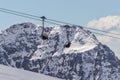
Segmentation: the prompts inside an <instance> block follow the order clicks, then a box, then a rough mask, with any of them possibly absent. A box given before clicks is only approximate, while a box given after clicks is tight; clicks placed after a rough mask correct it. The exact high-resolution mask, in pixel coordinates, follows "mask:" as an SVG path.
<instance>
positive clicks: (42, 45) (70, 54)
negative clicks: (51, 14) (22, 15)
mask: <svg viewBox="0 0 120 80" xmlns="http://www.w3.org/2000/svg"><path fill="white" fill-rule="evenodd" d="M42 31H43V27H41V26H36V25H35V24H32V23H21V24H15V25H13V26H11V27H10V28H8V29H6V30H5V31H2V34H0V64H4V65H7V66H12V67H16V68H21V69H25V70H29V71H33V72H38V73H43V74H47V75H50V76H54V77H58V78H62V79H66V80H93V79H94V80H119V79H120V77H119V76H120V62H119V61H120V60H119V59H118V58H117V57H115V55H114V52H112V50H110V49H109V47H107V46H106V45H103V44H101V43H100V42H99V41H98V40H97V39H96V37H95V36H94V35H93V34H92V33H91V32H90V31H88V30H85V29H84V28H82V27H79V26H66V25H65V26H54V27H45V30H44V33H46V34H47V35H48V39H46V40H43V39H42V38H41V33H42ZM68 41H70V42H71V45H70V47H65V44H66V42H68Z"/></svg>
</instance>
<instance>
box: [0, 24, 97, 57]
mask: <svg viewBox="0 0 120 80" xmlns="http://www.w3.org/2000/svg"><path fill="white" fill-rule="evenodd" d="M42 30H43V28H42V27H41V26H36V25H34V24H32V23H21V24H16V25H12V26H11V27H10V28H8V29H6V30H5V31H3V33H2V34H1V35H0V44H1V45H2V44H4V45H9V44H11V43H15V44H14V45H13V46H15V45H16V46H19V45H20V44H22V43H23V44H26V46H28V47H30V48H32V46H34V45H36V46H37V49H36V50H35V51H34V54H33V52H32V53H31V54H33V56H32V58H31V59H35V58H39V59H41V58H44V57H46V55H47V53H50V55H48V56H59V55H61V54H70V53H72V52H73V51H77V52H84V51H88V50H90V49H93V48H94V47H95V46H96V45H97V44H98V43H99V42H98V41H97V39H96V38H95V36H94V35H93V34H92V33H90V32H89V31H87V30H84V29H83V28H82V27H76V26H69V28H68V29H67V28H66V27H65V26H55V27H45V31H44V32H45V33H46V34H47V35H48V37H49V39H48V40H42V39H41V37H40V36H41V32H42ZM67 35H68V37H67ZM68 38H69V40H70V42H71V46H70V47H69V48H64V45H65V43H66V42H67V41H68ZM20 42H21V43H20ZM33 42H34V43H35V44H33ZM55 47H56V48H55ZM41 49H42V50H41ZM21 53H23V54H24V53H27V52H23V51H22V52H21ZM25 55H30V53H29V54H25ZM22 56H23V55H22ZM23 57H24V56H23Z"/></svg>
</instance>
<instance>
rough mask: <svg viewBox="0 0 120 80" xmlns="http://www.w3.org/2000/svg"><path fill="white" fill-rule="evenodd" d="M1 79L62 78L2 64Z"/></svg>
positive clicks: (40, 79) (41, 79) (47, 79)
mask: <svg viewBox="0 0 120 80" xmlns="http://www.w3.org/2000/svg"><path fill="white" fill-rule="evenodd" d="M0 80H62V79H58V78H53V77H50V76H47V75H43V74H38V73H34V72H30V71H25V70H20V69H15V68H12V67H7V66H3V65H0Z"/></svg>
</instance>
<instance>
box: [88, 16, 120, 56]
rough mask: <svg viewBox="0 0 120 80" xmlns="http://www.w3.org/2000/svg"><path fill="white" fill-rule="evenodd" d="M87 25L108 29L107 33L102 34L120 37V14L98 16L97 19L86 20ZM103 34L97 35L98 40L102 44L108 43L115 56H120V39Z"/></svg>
mask: <svg viewBox="0 0 120 80" xmlns="http://www.w3.org/2000/svg"><path fill="white" fill-rule="evenodd" d="M87 27H89V28H94V29H99V30H104V31H109V33H104V34H105V35H108V36H113V37H116V38H120V16H107V17H102V18H99V19H98V20H92V21H89V22H88V24H87ZM111 33H114V34H111ZM116 34H118V35H116ZM105 35H97V38H98V40H99V41H100V42H102V43H103V44H106V45H108V46H109V47H110V48H111V49H112V50H113V51H114V52H115V53H116V56H118V57H119V58H120V49H119V48H120V45H119V44H120V39H116V38H112V37H108V36H105Z"/></svg>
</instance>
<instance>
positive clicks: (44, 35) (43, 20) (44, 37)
mask: <svg viewBox="0 0 120 80" xmlns="http://www.w3.org/2000/svg"><path fill="white" fill-rule="evenodd" d="M40 18H41V19H42V26H43V30H42V33H41V38H42V39H43V40H46V39H48V35H47V34H46V33H44V22H45V19H46V17H45V16H42V17H40Z"/></svg>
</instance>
